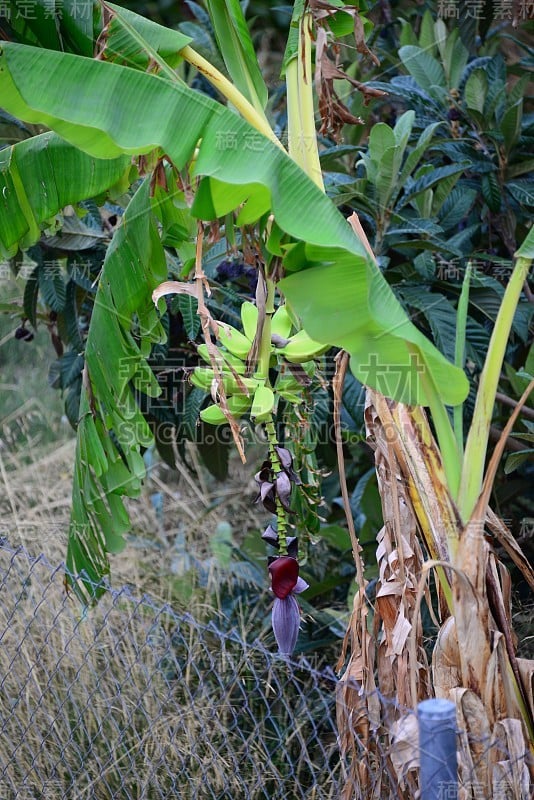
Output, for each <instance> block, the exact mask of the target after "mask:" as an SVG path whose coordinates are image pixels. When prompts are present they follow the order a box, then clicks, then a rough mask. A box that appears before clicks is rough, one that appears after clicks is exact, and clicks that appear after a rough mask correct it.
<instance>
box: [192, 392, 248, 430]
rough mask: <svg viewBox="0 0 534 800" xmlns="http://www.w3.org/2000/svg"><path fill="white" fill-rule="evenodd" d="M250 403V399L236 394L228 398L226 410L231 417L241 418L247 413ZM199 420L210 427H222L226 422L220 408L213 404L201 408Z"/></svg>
mask: <svg viewBox="0 0 534 800" xmlns="http://www.w3.org/2000/svg"><path fill="white" fill-rule="evenodd" d="M251 402H252V398H251V397H244V396H243V395H241V394H236V395H234V396H233V397H229V398H228V400H227V404H228V410H229V412H230V413H231V415H232V416H233V417H236V418H237V417H241V416H242V415H243V414H244V413H245V412H246V411H248V409H249V408H250V404H251ZM200 419H201V420H203V422H208V423H209V424H210V425H223V424H224V423H225V422H228V420H227V419H226V417H225V416H224V414H223V412H222V410H221V407H220V406H218V405H215V404H213V405H211V406H208V407H207V408H203V409H202V411H201V412H200Z"/></svg>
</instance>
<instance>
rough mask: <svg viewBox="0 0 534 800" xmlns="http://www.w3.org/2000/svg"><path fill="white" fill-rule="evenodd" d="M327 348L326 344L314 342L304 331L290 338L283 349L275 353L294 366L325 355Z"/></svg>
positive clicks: (328, 346)
mask: <svg viewBox="0 0 534 800" xmlns="http://www.w3.org/2000/svg"><path fill="white" fill-rule="evenodd" d="M329 348H330V345H328V344H321V343H320V342H316V341H314V340H313V339H312V338H311V337H310V336H308V334H307V333H306V331H299V332H298V333H296V334H295V335H294V336H292V337H291V339H290V340H289V342H288V343H287V344H286V346H285V347H281V348H280V349H279V350H277V353H280V355H283V356H284V358H286V359H287V360H288V361H292V362H293V363H295V364H304V363H305V362H306V361H311V360H312V359H314V358H318V357H319V356H321V355H322V354H323V353H326V351H327V350H328V349H329Z"/></svg>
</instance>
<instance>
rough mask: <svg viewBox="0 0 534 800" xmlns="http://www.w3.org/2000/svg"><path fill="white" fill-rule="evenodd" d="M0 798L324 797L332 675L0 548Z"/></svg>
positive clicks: (336, 774) (330, 772) (328, 792)
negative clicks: (84, 585) (97, 596)
mask: <svg viewBox="0 0 534 800" xmlns="http://www.w3.org/2000/svg"><path fill="white" fill-rule="evenodd" d="M0 586H1V592H2V605H1V609H0V652H1V657H0V661H1V666H2V674H1V676H0V710H1V721H0V723H1V724H0V798H2V800H4V798H9V800H11V798H13V800H14V799H15V798H17V800H26V798H27V799H28V800H30V798H31V800H34V799H36V798H43V800H44V798H47V800H48V798H86V797H87V798H106V799H107V798H166V797H183V798H189V797H191V798H193V797H195V798H199V799H203V798H206V800H207V799H208V798H218V799H219V798H220V799H221V800H222V799H223V798H254V800H255V799H256V798H258V800H259V799H260V798H276V797H291V798H314V799H315V798H316V799H317V800H319V799H320V798H333V797H336V796H338V794H339V786H340V784H341V782H342V779H343V774H342V770H343V764H342V763H341V761H340V758H339V752H338V748H337V742H336V728H335V708H334V705H335V683H336V681H335V677H334V675H333V673H332V672H331V671H328V670H327V671H323V672H318V671H316V670H314V669H313V668H312V667H311V665H310V664H308V662H307V661H306V660H305V659H302V660H301V661H300V662H299V663H289V662H287V661H286V660H284V659H281V658H279V657H277V656H275V655H273V654H272V653H271V652H269V651H267V650H266V649H265V648H264V647H262V645H261V643H259V642H255V643H248V644H247V643H246V642H245V641H243V639H242V638H240V636H239V635H238V634H237V633H235V634H231V633H230V634H224V633H221V632H220V631H219V630H217V628H216V626H215V625H210V624H208V625H204V624H201V623H199V622H198V621H196V620H195V619H194V618H193V617H192V616H190V615H187V614H185V615H180V616H179V615H177V614H176V613H174V612H173V610H172V609H171V608H170V607H169V606H168V605H161V604H159V605H158V604H156V603H155V602H154V601H153V600H151V599H150V598H148V597H142V598H137V597H135V596H134V595H133V594H132V592H131V590H129V589H127V588H123V589H121V590H119V591H116V590H111V589H110V590H109V591H108V592H107V593H106V595H105V596H104V597H103V599H102V601H101V602H100V604H99V606H98V607H97V608H96V609H94V610H91V611H90V612H89V613H88V614H86V615H85V616H82V617H80V606H79V605H78V603H77V602H75V601H73V600H72V599H70V598H69V597H67V596H66V595H65V593H64V589H63V569H62V567H58V568H53V567H52V566H51V565H50V564H49V563H48V562H47V561H46V560H45V559H44V557H42V558H37V559H35V558H31V557H29V556H28V554H27V553H25V552H24V551H22V550H9V549H7V548H3V549H0Z"/></svg>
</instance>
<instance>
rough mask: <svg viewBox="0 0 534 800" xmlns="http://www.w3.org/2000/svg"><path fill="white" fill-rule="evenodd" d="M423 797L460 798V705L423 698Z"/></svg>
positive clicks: (420, 711)
mask: <svg viewBox="0 0 534 800" xmlns="http://www.w3.org/2000/svg"><path fill="white" fill-rule="evenodd" d="M417 719H418V722H419V763H420V767H421V770H420V786H421V800H457V799H458V768H457V760H456V706H455V705H454V703H451V702H450V701H449V700H441V699H439V698H436V699H434V700H423V702H422V703H419V705H418V707H417Z"/></svg>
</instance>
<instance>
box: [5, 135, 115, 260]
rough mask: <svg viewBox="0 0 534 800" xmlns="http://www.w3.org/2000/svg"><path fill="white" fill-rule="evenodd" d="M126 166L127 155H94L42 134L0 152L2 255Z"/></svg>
mask: <svg viewBox="0 0 534 800" xmlns="http://www.w3.org/2000/svg"><path fill="white" fill-rule="evenodd" d="M129 169H130V159H129V158H128V157H127V156H118V157H117V158H113V159H98V158H94V157H93V156H90V155H87V153H84V152H83V151H82V150H79V149H78V148H77V147H74V146H73V145H71V144H68V143H67V142H65V141H64V140H63V139H61V138H60V137H59V136H57V135H56V134H55V133H43V134H41V135H40V136H34V137H33V138H32V139H26V140H25V141H23V142H19V143H18V144H16V145H13V146H12V147H6V148H4V149H3V150H0V256H1V257H2V258H10V257H11V256H13V255H15V253H16V252H17V250H18V248H19V247H21V248H27V247H30V246H31V245H32V244H35V242H36V241H37V240H38V239H39V237H40V235H41V225H42V224H43V223H45V222H46V220H49V219H51V218H52V219H53V217H54V216H55V214H57V213H58V211H61V209H62V208H64V207H65V206H67V205H69V204H71V203H77V202H78V201H79V200H86V199H88V198H90V197H94V196H95V195H97V194H100V193H101V192H102V191H104V190H105V189H108V188H109V187H110V186H112V185H113V184H114V183H116V182H117V181H119V179H120V178H121V177H122V176H123V175H124V174H125V173H126V172H127V171H128V170H129Z"/></svg>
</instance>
